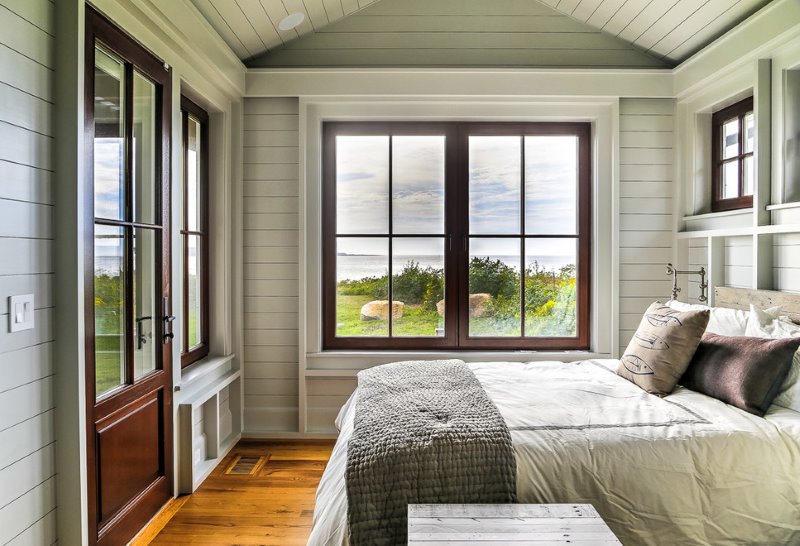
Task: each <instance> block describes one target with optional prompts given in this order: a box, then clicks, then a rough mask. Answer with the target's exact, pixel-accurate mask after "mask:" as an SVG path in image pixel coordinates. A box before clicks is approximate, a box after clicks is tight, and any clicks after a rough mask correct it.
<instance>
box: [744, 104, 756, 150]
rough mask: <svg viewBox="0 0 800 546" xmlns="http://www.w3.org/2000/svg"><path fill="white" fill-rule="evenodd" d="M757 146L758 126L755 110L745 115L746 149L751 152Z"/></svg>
mask: <svg viewBox="0 0 800 546" xmlns="http://www.w3.org/2000/svg"><path fill="white" fill-rule="evenodd" d="M755 146H756V126H755V116H754V115H753V112H750V113H749V114H747V115H745V116H744V151H745V153H750V152H752V151H753V150H755Z"/></svg>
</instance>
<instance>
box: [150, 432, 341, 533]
mask: <svg viewBox="0 0 800 546" xmlns="http://www.w3.org/2000/svg"><path fill="white" fill-rule="evenodd" d="M332 449H333V441H330V440H325V441H319V440H313V441H266V440H263V441H261V440H259V441H254V440H243V441H241V442H240V443H239V444H238V445H237V446H236V447H235V448H234V449H233V450H232V451H231V453H230V454H229V455H228V456H227V457H226V458H225V459H224V460H223V461H221V462H220V464H219V465H218V466H217V468H215V469H214V471H213V472H212V473H211V475H210V476H209V477H208V478H207V479H206V481H205V482H204V483H203V484H202V485H201V486H200V488H199V489H198V490H197V491H196V492H195V493H194V494H192V495H188V496H187V497H181V500H182V501H183V504H182V505H181V506H180V509H179V510H177V512H174V513H173V514H172V517H171V519H169V521H168V522H167V523H166V524H164V522H163V518H162V521H161V522H160V525H161V527H162V528H161V529H160V532H158V529H153V528H152V524H151V526H150V527H148V528H147V529H145V530H144V531H143V532H142V534H141V535H140V537H141V538H144V537H148V538H149V537H152V536H153V535H154V534H155V533H156V532H158V534H157V535H156V536H155V538H153V539H152V542H150V544H155V545H163V546H170V545H187V544H194V545H199V546H206V545H208V546H210V545H215V546H221V545H233V544H242V545H254V544H259V545H279V546H292V545H295V544H298V545H302V544H305V543H306V541H307V540H308V535H309V533H310V532H311V520H312V517H313V514H314V497H315V494H316V491H317V485H318V484H319V480H320V478H321V477H322V472H323V471H324V470H325V465H326V464H327V462H328V459H329V458H330V453H331V450H332ZM239 456H250V457H253V456H255V457H262V456H263V457H266V463H265V464H264V465H263V466H262V467H260V468H255V469H254V470H253V474H254V475H241V474H240V475H235V474H226V473H225V471H226V470H228V469H229V468H230V466H231V463H232V462H233V461H234V459H235V458H236V457H239ZM183 499H185V500H183ZM165 517H166V516H165ZM154 523H155V522H154ZM141 544H147V542H142V541H138V542H137V546H139V545H141Z"/></svg>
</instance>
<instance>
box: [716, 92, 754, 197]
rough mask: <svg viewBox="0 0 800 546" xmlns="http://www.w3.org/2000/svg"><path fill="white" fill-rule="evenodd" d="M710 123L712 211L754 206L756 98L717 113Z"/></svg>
mask: <svg viewBox="0 0 800 546" xmlns="http://www.w3.org/2000/svg"><path fill="white" fill-rule="evenodd" d="M711 123H712V140H713V143H712V146H713V147H712V150H713V152H712V156H713V157H712V162H713V164H712V168H713V173H712V184H711V186H712V189H711V191H712V199H711V210H712V211H714V212H717V211H723V210H733V209H742V208H748V207H752V206H753V186H754V184H755V163H754V161H755V160H754V159H753V152H754V150H755V118H754V116H753V97H750V98H747V99H745V100H743V101H741V102H737V103H736V104H734V105H733V106H729V107H728V108H725V109H724V110H720V111H719V112H715V113H714V115H713V116H712V118H711Z"/></svg>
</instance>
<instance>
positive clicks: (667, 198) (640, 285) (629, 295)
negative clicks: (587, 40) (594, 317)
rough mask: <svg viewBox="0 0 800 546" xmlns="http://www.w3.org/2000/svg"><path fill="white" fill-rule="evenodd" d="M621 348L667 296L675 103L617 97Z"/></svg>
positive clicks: (668, 292)
mask: <svg viewBox="0 0 800 546" xmlns="http://www.w3.org/2000/svg"><path fill="white" fill-rule="evenodd" d="M619 109H620V122H619V127H620V150H619V158H620V192H619V195H620V200H619V211H620V217H619V229H620V233H619V246H620V249H619V256H620V259H619V262H620V263H619V278H620V287H619V309H620V316H619V348H620V351H623V350H624V349H625V347H627V345H628V342H629V341H630V339H631V337H632V336H633V333H634V332H635V331H636V328H637V327H638V326H639V321H640V320H641V318H642V313H643V312H644V310H645V309H647V306H648V305H649V304H651V303H652V302H653V301H654V300H656V299H662V298H669V294H670V288H671V283H670V280H669V277H667V276H666V274H665V265H666V264H667V263H668V262H671V261H672V247H673V234H672V229H673V223H672V222H673V220H672V215H673V210H672V199H673V192H674V187H673V181H672V171H673V154H672V130H673V113H674V109H675V102H674V101H673V100H670V99H621V100H620V105H619Z"/></svg>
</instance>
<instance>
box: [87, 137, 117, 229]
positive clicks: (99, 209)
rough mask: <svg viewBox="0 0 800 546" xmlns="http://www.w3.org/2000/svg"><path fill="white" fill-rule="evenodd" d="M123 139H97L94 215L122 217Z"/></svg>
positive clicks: (95, 150) (95, 144)
mask: <svg viewBox="0 0 800 546" xmlns="http://www.w3.org/2000/svg"><path fill="white" fill-rule="evenodd" d="M122 143H123V140H122V139H121V138H96V139H95V143H94V208H95V211H94V215H95V216H96V217H98V218H111V219H119V218H121V216H122V179H123V167H122Z"/></svg>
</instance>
